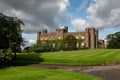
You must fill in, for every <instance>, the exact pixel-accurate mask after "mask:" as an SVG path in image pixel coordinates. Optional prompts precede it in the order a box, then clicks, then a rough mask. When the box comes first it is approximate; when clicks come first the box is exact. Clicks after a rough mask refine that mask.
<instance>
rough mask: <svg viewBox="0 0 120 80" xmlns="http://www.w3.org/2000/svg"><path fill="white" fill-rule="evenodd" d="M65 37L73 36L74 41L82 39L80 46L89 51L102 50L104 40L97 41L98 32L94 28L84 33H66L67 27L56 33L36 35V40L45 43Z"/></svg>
mask: <svg viewBox="0 0 120 80" xmlns="http://www.w3.org/2000/svg"><path fill="white" fill-rule="evenodd" d="M67 35H73V36H74V37H76V39H82V43H81V46H86V47H88V48H90V49H95V48H104V40H98V30H96V29H95V28H86V29H85V31H84V32H68V27H67V26H65V27H64V28H58V29H56V32H51V33H48V32H47V30H43V31H42V32H38V33H37V40H41V42H45V41H46V40H54V39H64V38H65V37H66V36H67Z"/></svg>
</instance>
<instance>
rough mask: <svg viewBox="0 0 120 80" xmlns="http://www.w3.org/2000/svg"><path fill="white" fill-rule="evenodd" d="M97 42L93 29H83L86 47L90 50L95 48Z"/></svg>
mask: <svg viewBox="0 0 120 80" xmlns="http://www.w3.org/2000/svg"><path fill="white" fill-rule="evenodd" d="M97 41H98V30H95V28H86V29H85V43H86V47H88V48H91V49H95V48H97Z"/></svg>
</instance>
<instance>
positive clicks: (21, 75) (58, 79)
mask: <svg viewBox="0 0 120 80" xmlns="http://www.w3.org/2000/svg"><path fill="white" fill-rule="evenodd" d="M0 80H101V79H99V78H96V77H93V76H89V75H86V74H79V73H74V72H65V71H58V70H50V69H39V68H30V67H9V68H4V69H0Z"/></svg>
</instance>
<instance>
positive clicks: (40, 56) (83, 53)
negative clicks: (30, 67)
mask: <svg viewBox="0 0 120 80" xmlns="http://www.w3.org/2000/svg"><path fill="white" fill-rule="evenodd" d="M17 62H19V63H41V64H60V65H102V64H105V63H119V62H120V49H96V50H78V51H63V52H45V53H22V54H21V53H20V54H18V55H17Z"/></svg>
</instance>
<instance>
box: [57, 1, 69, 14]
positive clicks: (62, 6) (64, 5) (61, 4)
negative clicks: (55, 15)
mask: <svg viewBox="0 0 120 80" xmlns="http://www.w3.org/2000/svg"><path fill="white" fill-rule="evenodd" d="M68 5H69V1H68V0H61V1H60V2H59V3H58V6H59V8H60V12H63V11H64V10H65V9H66V8H67V6H68Z"/></svg>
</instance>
